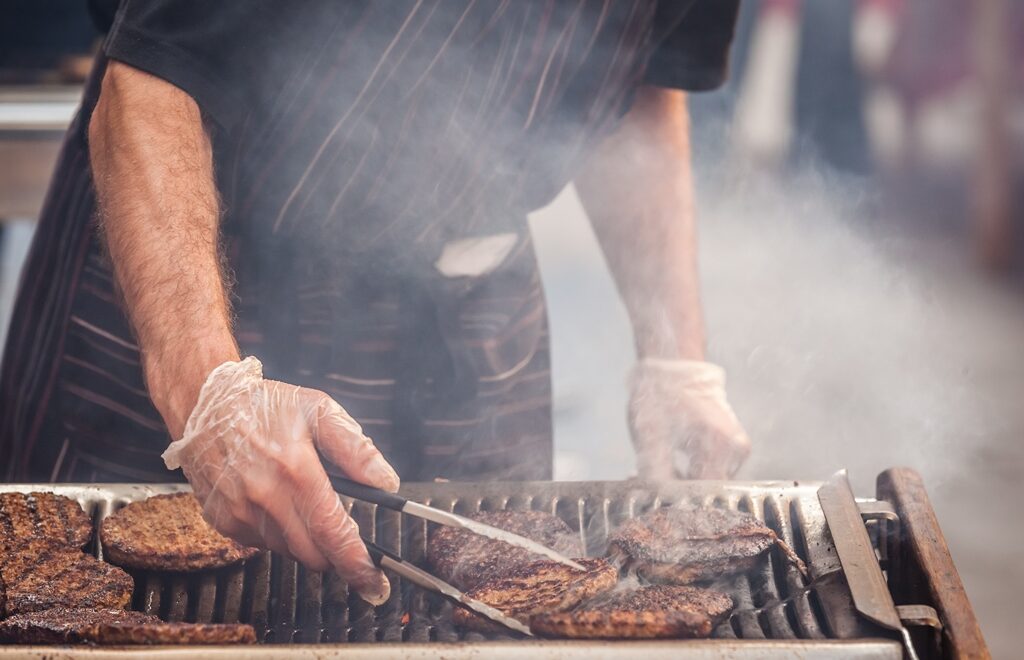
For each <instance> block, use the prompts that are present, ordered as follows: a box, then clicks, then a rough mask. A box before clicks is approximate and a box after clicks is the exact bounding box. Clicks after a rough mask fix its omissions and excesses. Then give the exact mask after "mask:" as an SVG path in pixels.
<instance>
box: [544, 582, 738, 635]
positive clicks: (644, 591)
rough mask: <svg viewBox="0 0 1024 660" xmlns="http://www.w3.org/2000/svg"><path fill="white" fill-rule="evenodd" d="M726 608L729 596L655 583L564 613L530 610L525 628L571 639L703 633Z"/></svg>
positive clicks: (618, 592)
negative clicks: (527, 624) (528, 623)
mask: <svg viewBox="0 0 1024 660" xmlns="http://www.w3.org/2000/svg"><path fill="white" fill-rule="evenodd" d="M732 607H733V603H732V598H730V597H729V596H727V595H726V594H723V593H719V592H717V591H711V590H709V589H698V588H696V587H684V586H676V585H667V584H658V585H651V586H646V587H640V588H638V589H632V590H628V591H614V592H612V593H610V594H603V595H600V596H598V597H597V598H593V599H591V600H589V601H587V602H585V603H583V604H582V605H580V606H579V607H577V608H575V609H573V610H569V611H564V612H543V613H539V614H535V615H534V616H533V617H531V619H530V630H531V631H532V632H533V634H535V635H538V636H541V637H570V638H576V639H652V638H681V637H686V638H696V637H708V636H710V635H711V632H712V631H713V630H714V629H715V626H717V625H718V624H719V623H721V622H722V621H723V620H724V619H725V617H726V616H727V615H728V614H729V612H730V611H731V610H732Z"/></svg>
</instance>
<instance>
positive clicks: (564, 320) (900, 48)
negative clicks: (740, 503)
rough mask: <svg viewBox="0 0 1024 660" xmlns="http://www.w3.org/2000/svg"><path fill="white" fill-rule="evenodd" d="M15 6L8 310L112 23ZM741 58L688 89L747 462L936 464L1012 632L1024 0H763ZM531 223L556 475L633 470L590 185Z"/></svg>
mask: <svg viewBox="0 0 1024 660" xmlns="http://www.w3.org/2000/svg"><path fill="white" fill-rule="evenodd" d="M0 12H2V14H3V15H2V17H0V329H6V326H7V320H8V319H7V317H8V314H9V308H10V304H11V302H12V300H11V299H12V295H13V292H14V289H15V287H16V284H17V277H18V273H19V270H20V267H21V261H22V259H23V256H24V253H25V251H26V249H27V247H28V243H29V241H30V240H31V236H32V231H33V227H34V218H35V217H36V215H37V214H38V211H39V206H40V204H41V202H42V198H43V196H44V194H45V190H46V186H47V183H48V179H49V174H50V170H51V168H52V165H53V161H54V159H55V157H56V153H57V150H58V148H59V146H60V140H61V137H62V134H63V130H64V127H65V126H66V125H67V123H68V121H69V120H70V118H71V116H72V115H73V113H74V111H75V107H76V105H77V99H78V95H79V91H80V90H79V85H80V83H81V81H82V80H83V79H84V77H85V75H86V73H87V72H88V68H89V64H90V53H91V52H94V50H95V48H97V46H98V40H99V39H100V35H98V34H96V33H95V31H94V28H93V26H92V22H91V20H90V17H89V14H88V9H87V6H86V2H85V0H4V2H3V3H2V4H0ZM732 62H733V75H732V78H731V81H730V83H729V84H728V86H727V87H726V88H725V89H723V90H720V91H717V92H715V93H711V94H701V95H694V96H691V99H690V101H691V102H690V108H691V113H692V121H693V141H694V161H695V171H696V176H697V194H698V207H699V223H698V225H699V231H700V258H701V274H702V287H703V296H704V303H705V307H706V311H707V317H708V337H709V357H710V359H711V360H713V361H716V362H718V363H720V364H722V365H723V366H724V367H725V368H726V369H727V372H728V374H729V392H730V397H731V399H732V403H733V405H734V407H735V408H736V410H737V412H738V414H739V415H740V417H741V419H742V420H743V421H744V424H745V425H746V427H747V430H748V432H749V434H750V436H751V438H752V439H753V441H754V443H755V449H754V455H753V456H752V458H751V460H750V461H749V462H748V464H747V465H746V466H745V467H744V469H743V471H742V473H741V474H740V477H742V478H757V479H760V478H765V479H772V478H779V479H792V478H800V479H823V478H826V477H827V476H829V475H830V474H831V473H832V472H834V471H835V470H837V469H840V468H844V467H845V468H848V469H849V470H850V473H851V477H852V479H853V482H854V485H855V488H856V489H857V491H858V494H860V495H864V496H870V495H872V494H873V493H874V477H875V475H876V474H877V473H878V472H880V471H881V470H882V469H884V468H885V467H889V466H893V465H908V466H911V467H914V468H916V469H917V470H918V471H920V472H921V473H922V474H923V476H924V478H925V483H926V485H927V486H928V488H929V491H930V493H931V496H932V499H933V503H934V505H935V508H936V511H937V514H938V517H939V520H940V522H941V523H942V526H943V529H944V531H945V533H946V536H947V539H948V541H949V543H950V546H951V549H952V552H953V557H954V560H955V561H956V563H957V565H958V567H959V569H960V572H961V575H962V577H963V580H964V582H965V584H966V587H967V591H968V594H969V596H970V598H971V600H972V602H973V604H974V607H975V609H976V611H977V614H978V616H979V618H980V620H981V623H982V628H983V630H984V632H985V633H986V636H987V638H988V641H989V644H990V646H991V649H992V651H993V653H994V655H995V656H996V657H1014V655H1015V652H1016V649H1017V647H1018V645H1019V641H1018V640H1019V635H1018V633H1017V630H1016V627H1017V626H1018V621H1017V616H1016V614H1017V610H1018V608H1015V607H1012V606H1011V604H1012V603H1014V602H1018V598H1019V594H1020V593H1021V592H1022V591H1024V564H1022V563H1021V562H1020V561H1018V560H1017V558H1018V555H1019V554H1020V548H1021V547H1022V546H1024V515H1022V514H1021V506H1022V505H1024V497H1022V496H1021V491H1020V487H1019V486H1018V482H1019V481H1020V480H1021V478H1022V477H1024V442H1022V441H1021V440H1022V432H1024V350H1022V347H1021V343H1022V342H1021V339H1022V338H1024V296H1022V293H1024V277H1022V273H1024V269H1022V266H1021V264H1022V258H1021V257H1022V256H1024V239H1022V236H1021V235H1022V233H1024V232H1022V231H1021V223H1022V221H1024V192H1022V191H1024V186H1021V185H1020V184H1021V183H1022V181H1024V3H1022V2H1019V1H1017V0H974V1H973V2H967V1H965V0H830V1H829V2H809V1H808V2H800V1H799V0H760V1H756V0H744V4H743V10H742V17H741V24H740V28H739V32H738V35H737V40H736V43H735V47H734V53H733V58H732ZM532 227H533V230H534V233H535V234H536V239H537V243H538V249H539V251H540V254H541V259H542V267H543V270H544V276H545V285H546V290H547V295H548V299H549V303H550V313H551V319H552V321H551V322H552V335H553V343H554V345H553V355H554V378H555V394H556V415H557V417H556V452H557V454H556V478H558V479H602V478H604V479H620V478H624V477H627V476H629V475H630V474H631V472H632V469H633V457H632V450H631V447H630V444H629V439H628V433H627V429H626V425H625V400H626V387H625V383H626V376H627V374H628V371H629V368H630V366H631V364H632V360H633V348H632V347H633V344H632V338H631V336H630V329H629V325H628V322H627V320H626V315H625V312H624V310H623V309H622V307H621V304H620V302H619V301H618V298H617V296H616V293H615V290H614V285H613V284H612V282H611V279H610V276H609V274H608V273H607V270H606V268H605V265H604V262H603V260H602V258H601V255H600V252H599V249H598V247H597V245H596V242H595V241H594V238H593V235H592V234H591V231H590V228H589V226H588V224H587V221H586V218H585V215H584V213H583V211H582V209H581V208H580V206H579V203H578V201H577V199H576V197H575V193H574V192H573V190H572V189H571V187H570V188H568V189H567V190H566V191H565V192H564V193H563V194H562V195H561V196H560V197H559V198H558V199H557V200H556V201H555V202H554V203H553V204H552V205H551V206H549V207H548V208H546V209H543V210H541V211H539V212H537V213H536V214H535V215H534V217H533V218H532ZM0 332H2V330H0ZM580 337H585V338H587V339H586V341H581V340H580ZM570 338H571V339H570Z"/></svg>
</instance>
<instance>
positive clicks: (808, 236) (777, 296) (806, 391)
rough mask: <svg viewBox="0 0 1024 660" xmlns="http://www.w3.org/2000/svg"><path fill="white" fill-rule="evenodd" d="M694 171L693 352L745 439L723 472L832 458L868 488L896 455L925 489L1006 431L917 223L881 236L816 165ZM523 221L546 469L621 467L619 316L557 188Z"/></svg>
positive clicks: (869, 205) (972, 321) (962, 312)
mask: <svg viewBox="0 0 1024 660" xmlns="http://www.w3.org/2000/svg"><path fill="white" fill-rule="evenodd" d="M716 136H717V137H721V131H719V132H718V134H716ZM705 137H706V136H705ZM708 141H709V142H710V141H711V140H708ZM715 142H716V143H717V144H722V143H723V142H724V141H722V140H715ZM695 167H696V170H697V172H698V177H699V180H698V185H697V195H698V207H699V220H698V227H699V232H700V260H701V264H700V265H701V278H702V288H703V299H704V304H705V312H706V316H707V325H708V338H709V358H710V359H711V360H712V361H715V362H718V363H719V364H721V365H722V366H724V367H725V368H726V371H727V373H728V374H729V382H728V392H729V396H730V400H731V402H732V404H733V406H734V408H735V409H736V410H737V413H738V414H739V416H740V418H741V419H742V420H743V422H744V425H745V427H746V429H747V431H748V433H749V434H750V436H751V438H752V440H753V442H754V445H755V448H754V454H753V456H752V457H751V459H750V461H749V462H748V463H747V465H746V467H745V468H744V469H743V471H742V472H741V474H740V475H739V476H740V477H749V478H803V479H820V478H824V477H827V476H828V475H829V474H831V473H832V472H833V471H835V470H837V469H840V468H843V467H847V468H849V469H850V470H851V473H852V476H853V478H854V479H855V481H856V482H857V484H856V485H857V486H858V490H859V491H860V492H868V493H870V492H872V491H873V483H872V482H873V479H874V476H875V475H876V474H877V473H878V472H879V471H880V470H882V469H884V468H885V467H889V466H893V465H901V464H906V465H910V466H913V467H915V468H916V469H918V470H920V471H922V472H924V473H925V474H926V477H927V478H928V481H929V485H930V486H932V487H934V486H936V485H937V484H938V483H940V482H942V481H943V480H945V479H947V478H948V477H950V476H951V475H953V474H956V473H957V472H958V471H959V470H961V469H962V468H963V466H965V465H969V464H971V463H972V461H974V460H975V459H976V457H977V455H978V453H979V452H981V451H983V449H984V444H985V442H986V439H988V438H991V437H993V436H995V435H999V434H1000V432H1005V431H1007V430H1008V425H1009V424H1011V423H1012V421H1011V420H1012V416H1011V415H1007V414H1006V412H1007V411H1005V410H999V409H998V403H997V402H995V401H993V400H992V398H991V397H987V396H985V394H984V389H983V387H982V386H981V385H980V380H981V379H982V378H983V374H982V373H981V372H982V371H983V370H985V369H990V368H992V367H994V366H996V365H995V364H993V362H992V359H993V357H994V356H991V355H988V354H986V350H985V349H986V347H989V346H991V345H993V343H994V342H999V341H1002V340H1005V336H1004V337H996V336H995V334H997V333H1005V332H1006V329H1005V327H1004V326H1003V325H1002V321H1001V320H1000V321H999V322H996V321H995V320H989V318H990V315H988V312H989V311H990V310H989V306H987V305H988V303H989V301H986V300H984V297H983V296H980V297H979V296H978V295H976V294H975V293H973V292H972V291H971V290H970V289H969V285H965V284H963V282H961V281H960V279H962V275H963V273H962V272H961V270H957V266H956V264H955V263H951V262H946V263H943V261H942V259H943V258H944V252H943V251H942V249H943V247H944V246H943V245H942V244H941V241H937V240H935V239H934V232H931V233H929V232H928V231H927V228H925V231H924V232H923V233H921V234H915V235H914V236H910V235H907V234H905V233H901V232H900V231H896V230H893V229H892V225H891V223H889V222H887V219H886V218H885V217H884V215H880V214H884V211H883V210H882V208H883V207H882V206H881V205H880V204H878V203H877V200H876V199H874V198H873V195H872V190H873V189H874V187H873V184H872V183H871V182H870V181H869V180H866V179H863V178H859V177H853V176H844V175H840V174H838V173H835V172H828V171H826V170H825V169H824V168H823V167H822V166H820V164H806V165H802V166H800V167H798V168H797V171H795V172H792V173H790V174H788V175H787V176H786V177H785V178H783V179H777V178H770V177H762V176H759V175H757V174H756V173H753V172H750V171H747V170H744V169H743V168H741V167H737V165H736V164H735V163H733V162H730V161H729V160H728V159H726V158H719V159H718V160H717V161H716V160H715V159H714V158H713V157H712V156H707V157H704V158H703V159H702V156H701V154H700V153H699V152H698V157H697V162H696V165H695ZM555 224H557V225H559V226H557V227H553V226H552V225H555ZM533 228H534V231H535V233H536V235H537V240H538V244H539V251H540V254H541V259H542V264H543V267H544V272H545V278H546V280H545V281H546V284H547V287H548V297H549V301H550V303H551V315H552V326H553V332H552V334H553V340H554V347H553V354H554V373H555V387H556V401H557V407H558V411H559V412H560V415H559V418H558V420H557V421H556V437H557V446H558V450H559V452H558V465H557V466H556V476H558V477H562V478H619V477H624V476H628V474H629V473H630V472H631V471H632V469H633V466H632V464H631V463H630V460H629V453H630V446H629V442H628V439H627V437H628V436H627V435H626V430H625V424H624V421H623V420H622V418H623V417H624V410H625V388H624V385H623V383H624V375H625V370H626V369H627V368H628V365H629V363H630V360H631V358H632V356H631V350H632V349H631V345H630V340H629V330H628V322H627V320H626V319H625V315H624V312H623V310H622V308H621V305H620V304H619V303H618V302H617V301H615V300H614V292H613V290H612V289H611V286H610V282H609V281H608V279H607V276H606V275H605V274H603V273H602V272H601V271H602V270H603V264H602V263H601V262H600V260H599V257H598V256H597V255H595V254H593V253H592V252H591V248H593V246H592V245H591V244H590V243H589V237H588V236H587V233H588V231H589V230H588V229H587V228H586V225H585V219H584V218H583V217H582V211H580V210H579V208H578V207H577V205H576V203H575V200H574V199H573V194H572V193H571V191H570V192H567V193H566V194H564V195H563V197H562V198H560V199H559V200H557V201H556V203H555V204H554V205H552V207H550V208H548V209H546V210H544V211H543V212H542V213H541V214H539V215H538V216H537V217H535V218H534V223H533ZM928 241H931V243H928ZM936 246H938V250H936V249H933V248H936ZM923 248H928V249H923ZM936 252H937V253H938V254H939V255H940V257H939V259H935V258H934V254H936ZM922 254H930V255H933V257H932V262H931V263H921V262H919V261H915V259H917V260H919V259H920V258H921V255H922ZM958 278H960V279H958ZM965 287H968V288H967V289H965ZM607 296H610V297H611V299H608V298H606V297H607ZM570 298H571V299H570ZM563 304H564V305H566V306H567V307H568V309H560V307H561V306H562V305H563ZM968 305H969V306H968ZM570 317H575V318H570ZM597 319H601V321H600V322H598V321H597ZM1016 321H1018V322H1020V321H1021V319H1019V318H1018V319H1016ZM581 326H582V327H585V328H586V330H583V329H582V328H581ZM1016 327H1021V326H1020V325H1018V326H1016ZM605 445H608V446H605Z"/></svg>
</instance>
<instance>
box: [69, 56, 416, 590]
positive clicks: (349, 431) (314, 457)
mask: <svg viewBox="0 0 1024 660" xmlns="http://www.w3.org/2000/svg"><path fill="white" fill-rule="evenodd" d="M89 150H90V155H91V160H92V167H93V175H94V178H95V183H96V190H97V193H98V198H99V213H100V221H101V224H102V227H103V230H104V233H105V237H106V241H107V245H108V246H109V250H110V258H111V261H112V262H113V267H114V275H115V277H116V279H117V282H118V283H119V285H120V287H121V289H122V291H123V294H124V302H125V305H126V307H127V312H128V316H129V318H130V320H131V323H132V326H133V327H134V329H135V333H136V337H137V339H138V342H139V351H140V353H141V355H142V363H143V368H144V370H145V375H146V383H147V386H148V387H149V392H150V396H151V397H152V399H153V402H154V404H155V405H156V407H157V409H158V410H159V411H160V414H161V415H162V416H163V418H164V421H165V423H166V424H167V428H168V430H169V431H170V433H171V436H172V437H173V438H174V439H175V441H174V442H172V443H171V445H170V446H169V447H168V448H167V451H165V452H164V454H163V457H164V461H165V463H166V464H167V466H168V467H170V468H178V467H180V468H182V470H183V471H184V473H185V476H186V477H187V478H188V481H189V483H190V484H191V485H192V489H193V492H194V493H195V495H196V497H197V498H199V501H200V502H201V503H202V505H203V515H204V517H205V518H206V519H207V520H209V521H210V523H211V524H213V525H214V527H216V528H217V529H218V530H220V531H221V532H222V533H224V534H227V535H229V536H232V537H234V538H236V539H237V540H239V541H241V542H243V543H247V544H249V545H261V546H263V547H268V548H270V549H271V550H274V551H276V552H279V553H285V554H289V555H291V556H292V557H295V558H296V559H298V560H299V561H301V562H302V563H303V564H305V565H306V566H308V567H309V568H311V569H312V570H316V571H324V570H328V569H329V568H334V569H335V570H337V571H338V573H339V574H341V576H342V577H343V578H344V579H345V580H346V581H347V582H348V583H349V584H350V585H351V586H352V587H353V588H354V589H355V590H356V591H357V592H359V593H360V594H361V595H362V596H363V597H364V598H366V599H367V600H369V601H371V602H372V603H374V604H380V603H382V602H384V601H385V600H387V597H388V593H389V590H390V586H389V585H388V581H387V578H386V577H385V576H384V574H383V573H382V572H381V571H380V570H379V569H377V568H376V567H375V566H374V564H373V562H372V561H371V560H370V556H369V554H368V553H367V550H366V547H365V546H364V545H363V543H362V541H361V540H360V536H359V527H358V525H356V523H355V521H354V520H353V519H352V518H351V517H350V516H349V515H348V514H347V512H346V511H345V507H344V506H343V505H342V503H341V500H340V499H339V497H338V494H337V493H336V492H335V491H334V489H333V488H331V484H330V481H329V480H328V477H327V473H326V472H325V470H324V468H323V465H322V463H321V458H320V457H321V456H323V457H324V459H325V460H328V461H330V462H332V463H334V464H335V465H337V466H339V467H341V468H342V469H343V470H344V471H345V472H346V473H347V474H348V476H350V477H351V478H353V479H356V480H357V481H360V482H362V483H365V484H369V485H371V486H376V487H378V488H385V489H388V490H391V491H395V490H397V489H398V485H399V484H398V475H397V474H395V471H394V470H393V469H392V468H391V466H390V465H388V463H387V461H386V460H385V459H384V457H383V456H382V455H381V454H380V452H379V451H377V449H376V448H375V447H374V446H373V442H371V441H370V439H369V438H367V437H366V436H365V435H364V434H363V432H362V429H361V428H360V427H359V424H357V423H356V421H355V420H354V419H352V417H351V416H349V414H348V413H347V412H345V410H344V409H343V408H342V407H341V406H340V405H339V404H338V403H337V402H336V401H334V400H333V399H331V398H330V397H329V396H327V395H326V394H324V393H323V392H319V391H317V390H312V389H307V388H303V387H298V386H295V385H290V384H288V383H281V382H277V381H272V380H267V379H264V378H263V372H262V365H261V364H260V363H259V361H258V360H257V359H256V358H255V357H250V358H247V359H246V360H244V361H239V359H238V358H239V352H238V347H237V345H236V343H235V340H234V337H233V335H232V333H231V321H230V314H229V307H228V297H227V292H226V291H225V286H224V277H223V276H222V274H221V270H220V258H219V245H218V224H219V217H220V213H219V208H218V199H217V189H216V183H215V179H214V172H213V155H212V149H211V146H210V140H209V137H208V136H207V134H206V132H205V131H204V128H203V122H202V116H201V114H200V111H199V108H198V107H197V105H196V103H195V102H194V101H193V99H192V98H191V97H190V96H189V95H188V94H186V93H185V92H183V91H181V90H179V89H178V88H176V87H174V86H172V85H170V84H168V83H166V82H164V81H162V80H160V79H158V78H155V77H153V76H150V75H148V74H145V73H143V72H141V71H139V70H137V69H134V68H132V67H130V66H127V65H124V64H119V63H117V62H116V61H112V62H110V64H109V67H108V69H107V71H106V75H105V76H104V78H103V87H102V90H101V93H100V99H99V102H98V104H97V106H96V109H95V111H94V113H93V116H92V119H91V121H90V124H89Z"/></svg>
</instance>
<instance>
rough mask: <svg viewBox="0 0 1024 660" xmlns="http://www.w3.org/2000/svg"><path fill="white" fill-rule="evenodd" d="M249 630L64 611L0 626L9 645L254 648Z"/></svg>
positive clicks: (2, 639)
mask: <svg viewBox="0 0 1024 660" xmlns="http://www.w3.org/2000/svg"><path fill="white" fill-rule="evenodd" d="M255 641H256V633H255V631H254V630H253V628H252V626H249V625H245V624H201V623H166V622H164V621H161V620H160V619H158V618H156V617H155V616H152V615H150V614H144V613H142V612H131V611H124V610H118V609H86V608H66V607H58V608H53V609H48V610H43V611H40V612H31V613H28V614H18V615H16V616H13V617H11V618H9V619H6V620H4V621H0V643H9V644H81V643H91V644H252V643H254V642H255Z"/></svg>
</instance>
